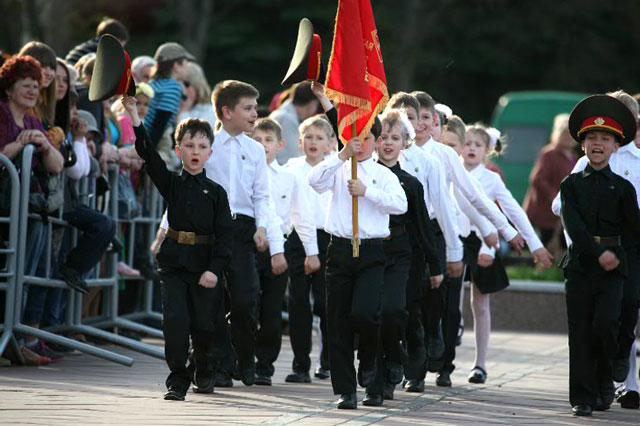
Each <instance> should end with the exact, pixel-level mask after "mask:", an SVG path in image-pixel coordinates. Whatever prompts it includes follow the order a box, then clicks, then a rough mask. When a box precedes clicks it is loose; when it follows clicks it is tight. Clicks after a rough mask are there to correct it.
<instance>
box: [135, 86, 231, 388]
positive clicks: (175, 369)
mask: <svg viewBox="0 0 640 426" xmlns="http://www.w3.org/2000/svg"><path fill="white" fill-rule="evenodd" d="M123 105H124V106H125V108H126V110H127V113H128V114H129V115H130V117H131V121H132V124H133V127H134V131H135V134H136V141H135V147H136V151H137V153H138V155H139V156H140V157H141V158H142V159H143V160H144V161H145V162H146V170H147V173H148V174H149V176H150V177H151V180H152V181H153V183H154V184H155V186H156V187H157V188H158V191H160V194H162V196H163V197H164V199H165V200H166V201H167V204H168V221H169V228H168V230H167V234H166V235H167V237H168V238H167V239H166V240H164V242H163V243H162V246H161V247H160V250H159V252H158V256H157V260H158V265H159V271H160V276H161V278H162V295H163V313H164V319H163V331H164V338H165V355H166V360H167V365H168V366H169V369H170V370H171V373H170V374H169V377H168V378H167V381H166V385H167V389H168V391H167V393H165V395H164V399H166V400H174V401H184V399H185V395H186V392H187V390H188V389H189V385H190V381H191V380H192V379H193V381H194V384H195V386H194V391H196V392H202V393H212V392H213V375H214V371H213V368H212V366H211V364H210V353H211V350H212V343H213V329H214V323H213V317H214V312H213V311H214V307H215V306H218V305H219V299H220V297H221V296H222V292H221V290H220V288H221V287H220V286H218V285H217V284H218V278H219V277H221V276H222V271H223V268H224V265H225V264H226V263H227V261H228V259H229V257H230V249H229V248H230V246H231V237H232V235H231V215H230V213H229V201H228V199H227V194H226V192H225V190H224V189H223V188H222V187H221V186H220V185H218V184H216V183H214V182H213V181H211V180H209V179H207V176H206V173H205V172H204V164H205V161H207V159H208V158H209V156H210V155H211V143H212V142H213V131H212V129H211V126H210V125H209V124H208V123H207V122H204V121H202V120H197V119H194V120H186V121H183V122H182V123H180V125H178V128H177V129H176V133H175V140H176V144H177V145H176V152H177V153H178V155H179V156H180V158H181V160H182V164H183V169H182V171H181V172H180V174H179V175H176V174H173V173H171V172H169V171H168V170H167V168H166V165H165V163H164V161H162V159H161V158H160V156H159V155H158V153H157V152H156V150H155V149H154V145H153V143H152V142H151V140H150V139H149V137H148V136H147V134H146V132H145V129H144V127H143V126H142V125H141V123H142V122H141V120H140V117H139V116H138V111H137V108H136V99H135V98H133V97H130V96H127V97H125V98H124V99H123ZM189 336H191V340H192V342H193V348H194V361H195V374H194V377H193V378H192V377H190V376H189V373H188V371H187V368H186V362H187V356H188V350H189Z"/></svg>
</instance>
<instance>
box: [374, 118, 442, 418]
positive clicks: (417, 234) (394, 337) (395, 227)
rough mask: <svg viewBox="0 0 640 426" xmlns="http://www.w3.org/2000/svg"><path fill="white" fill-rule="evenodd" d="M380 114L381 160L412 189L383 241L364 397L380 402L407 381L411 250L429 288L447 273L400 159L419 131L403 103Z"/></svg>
mask: <svg viewBox="0 0 640 426" xmlns="http://www.w3.org/2000/svg"><path fill="white" fill-rule="evenodd" d="M380 120H381V122H382V135H381V136H380V138H378V142H377V152H378V164H381V165H383V166H385V167H388V168H389V170H391V171H392V172H393V174H395V175H396V176H397V177H398V179H399V180H400V184H401V185H402V189H403V190H404V191H405V193H406V195H407V201H408V210H407V213H405V214H403V215H391V216H390V221H389V232H390V233H391V235H390V236H389V237H387V238H386V239H385V242H384V251H385V254H386V258H387V264H386V266H385V271H384V287H383V295H382V326H381V330H380V335H381V336H380V337H381V342H380V343H381V344H380V347H379V350H378V358H377V374H376V378H375V380H374V382H373V383H371V384H370V385H369V386H368V387H367V395H366V397H365V399H364V400H363V401H362V403H363V404H364V405H367V406H380V405H382V402H383V400H384V399H393V388H394V387H395V385H396V384H398V383H400V382H401V381H402V376H403V370H402V365H403V364H404V363H405V362H406V353H405V351H404V348H403V347H402V343H401V342H402V340H404V334H405V327H406V322H407V310H406V307H407V298H406V292H407V291H406V286H407V280H408V279H409V271H410V269H411V266H412V258H413V256H412V252H413V251H419V252H420V254H421V255H422V256H423V258H424V257H426V259H427V261H428V270H427V271H425V269H427V267H425V265H424V264H423V265H422V266H423V268H422V269H423V270H422V275H423V276H424V275H428V276H429V277H430V278H429V280H428V281H429V288H438V287H439V286H440V283H442V279H443V276H442V273H441V271H440V262H439V259H438V253H437V250H436V246H435V235H434V233H433V231H432V229H431V223H430V221H429V213H428V212H427V207H426V205H425V201H424V191H423V188H422V184H421V183H420V181H419V180H418V179H416V178H415V177H413V176H411V175H410V174H409V173H407V172H405V171H404V170H402V169H401V168H400V163H399V162H398V157H399V156H400V153H401V152H402V150H403V149H404V148H406V146H407V145H408V143H409V141H411V140H413V138H414V137H415V131H414V130H413V126H412V125H411V123H410V122H409V119H408V118H407V115H406V114H405V112H404V111H402V110H399V109H387V110H386V111H385V112H384V113H383V114H382V115H381V116H380ZM383 357H384V361H383Z"/></svg>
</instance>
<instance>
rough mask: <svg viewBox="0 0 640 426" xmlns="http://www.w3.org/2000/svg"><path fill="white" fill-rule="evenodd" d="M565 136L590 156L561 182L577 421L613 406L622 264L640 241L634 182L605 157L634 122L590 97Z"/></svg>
mask: <svg viewBox="0 0 640 426" xmlns="http://www.w3.org/2000/svg"><path fill="white" fill-rule="evenodd" d="M569 131H570V133H571V136H573V138H574V139H575V140H576V141H578V142H580V143H581V144H582V149H583V151H584V152H585V154H586V156H587V158H588V159H589V164H588V165H587V166H586V168H585V169H584V171H582V172H580V173H574V174H571V175H569V176H567V177H566V178H565V179H564V180H563V181H562V183H561V184H560V196H561V200H562V223H563V225H564V228H565V230H566V232H567V233H568V235H569V237H570V239H571V241H572V243H571V245H570V246H569V249H568V251H567V253H566V254H565V255H564V257H563V258H562V260H561V262H560V266H561V267H562V268H563V269H564V273H565V286H566V300H567V316H568V322H569V401H570V403H571V406H572V412H573V414H574V415H576V416H590V415H591V413H592V410H606V409H608V408H609V406H610V405H611V402H612V401H613V396H614V395H613V394H614V391H613V377H612V376H613V374H612V361H613V358H614V357H615V355H616V353H617V348H618V341H617V338H618V331H619V322H618V320H619V318H620V306H621V302H622V295H623V282H624V279H625V277H626V275H627V264H626V262H627V259H626V254H625V250H624V249H623V247H630V246H635V245H637V244H638V242H639V241H640V210H639V209H638V204H637V199H636V192H635V190H634V188H633V185H632V184H631V183H630V182H629V181H627V180H626V179H624V178H623V177H621V176H618V175H616V174H614V173H613V172H612V171H611V168H610V167H609V159H610V157H611V154H612V153H614V152H616V151H617V150H618V147H619V146H620V145H626V144H627V143H629V142H631V141H632V140H633V139H634V137H635V134H636V119H635V118H634V117H633V114H631V112H630V111H629V109H628V108H627V107H626V106H625V105H624V104H623V103H622V102H620V101H619V100H617V99H615V98H613V97H611V96H607V95H594V96H590V97H588V98H586V99H584V100H582V101H581V102H580V103H579V104H578V105H576V107H575V108H574V109H573V111H572V112H571V116H570V117H569Z"/></svg>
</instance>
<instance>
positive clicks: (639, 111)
mask: <svg viewBox="0 0 640 426" xmlns="http://www.w3.org/2000/svg"><path fill="white" fill-rule="evenodd" d="M607 95H609V96H612V97H614V98H616V99H617V100H619V101H620V102H622V103H623V104H625V106H626V107H627V108H629V110H630V111H631V113H632V114H633V116H634V117H635V118H636V119H637V118H638V115H640V106H638V101H637V100H636V99H635V98H634V97H633V96H631V95H630V94H628V93H627V92H625V91H624V90H616V91H615V92H609V93H607Z"/></svg>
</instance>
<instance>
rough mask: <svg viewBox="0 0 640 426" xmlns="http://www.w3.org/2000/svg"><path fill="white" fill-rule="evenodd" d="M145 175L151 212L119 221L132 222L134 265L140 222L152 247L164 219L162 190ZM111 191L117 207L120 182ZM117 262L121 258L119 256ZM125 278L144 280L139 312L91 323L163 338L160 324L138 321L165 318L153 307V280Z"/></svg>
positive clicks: (130, 238)
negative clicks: (139, 321)
mask: <svg viewBox="0 0 640 426" xmlns="http://www.w3.org/2000/svg"><path fill="white" fill-rule="evenodd" d="M145 177H146V181H145V182H144V185H143V187H144V190H145V194H144V196H143V199H144V200H145V201H146V204H147V205H146V206H145V207H146V209H145V210H146V211H147V212H148V213H147V216H143V215H138V216H137V217H135V218H132V219H122V220H121V219H117V220H118V222H119V223H127V224H129V236H128V241H127V242H126V246H127V248H128V250H127V263H128V264H130V265H131V264H133V259H134V254H135V238H136V227H137V226H144V227H145V231H146V233H145V237H146V241H145V245H144V247H145V250H148V248H149V247H150V246H151V243H152V242H153V239H154V235H155V232H156V228H157V226H158V224H159V223H160V220H161V216H160V213H162V199H161V198H160V196H159V193H158V190H157V189H156V187H155V186H154V185H153V184H152V183H151V180H150V179H149V178H148V176H145ZM111 191H112V194H111V199H110V201H111V202H112V203H115V207H116V209H117V200H118V189H117V184H115V185H112V186H111ZM116 212H117V210H116ZM113 217H114V218H118V215H117V214H115V215H114V216H113ZM115 262H117V260H116V261H115ZM113 267H114V268H115V267H116V265H115V263H114V265H113ZM122 278H123V277H121V279H122ZM124 279H125V280H127V281H141V282H144V288H143V298H142V310H141V311H139V312H134V313H131V314H127V315H123V316H111V317H109V318H105V319H101V320H97V321H96V320H95V319H92V320H91V321H90V323H91V325H93V326H94V327H99V328H110V327H118V328H124V329H128V330H132V331H135V332H139V333H144V334H147V335H149V336H151V337H157V338H163V337H164V335H163V333H162V331H161V330H158V329H157V328H153V327H150V326H147V325H144V324H140V323H138V322H136V321H135V320H143V319H146V318H150V319H155V320H160V321H161V320H162V314H161V313H159V312H154V311H153V309H152V302H153V281H151V280H147V279H146V278H144V277H139V278H138V277H124ZM117 299H118V298H117V293H116V294H115V296H114V297H113V299H112V300H111V304H112V305H114V306H116V307H117V306H118V300H117ZM116 313H117V309H116ZM163 357H164V356H163Z"/></svg>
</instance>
